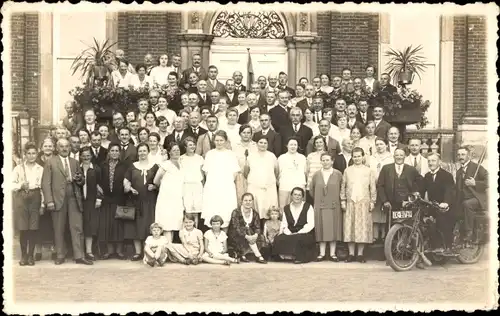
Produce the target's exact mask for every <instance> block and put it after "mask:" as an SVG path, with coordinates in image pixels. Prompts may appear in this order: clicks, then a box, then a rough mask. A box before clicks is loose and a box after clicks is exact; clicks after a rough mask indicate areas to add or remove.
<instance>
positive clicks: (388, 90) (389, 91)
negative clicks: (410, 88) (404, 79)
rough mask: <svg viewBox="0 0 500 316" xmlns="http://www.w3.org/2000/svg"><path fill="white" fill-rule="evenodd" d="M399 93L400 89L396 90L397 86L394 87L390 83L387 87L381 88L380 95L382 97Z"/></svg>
mask: <svg viewBox="0 0 500 316" xmlns="http://www.w3.org/2000/svg"><path fill="white" fill-rule="evenodd" d="M397 91H398V88H396V87H395V86H393V85H392V84H390V83H389V84H388V85H387V86H385V87H382V86H379V94H380V95H389V94H392V93H394V92H397Z"/></svg>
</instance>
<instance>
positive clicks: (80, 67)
mask: <svg viewBox="0 0 500 316" xmlns="http://www.w3.org/2000/svg"><path fill="white" fill-rule="evenodd" d="M114 45H116V42H115V43H110V42H109V40H105V41H104V42H103V43H102V44H99V42H98V41H97V40H96V39H95V38H94V43H93V45H88V48H86V49H85V50H83V51H82V52H81V53H80V54H79V55H78V56H76V58H75V59H74V61H73V64H72V65H71V69H72V70H73V73H72V75H74V74H75V73H76V72H77V71H80V72H81V78H82V79H84V82H85V84H86V85H88V86H89V87H93V86H94V84H95V83H96V82H101V83H103V82H109V80H108V79H109V78H110V77H111V72H112V71H113V70H114V69H115V68H116V58H115V54H114V52H113V51H112V50H111V48H112V47H113V46H114Z"/></svg>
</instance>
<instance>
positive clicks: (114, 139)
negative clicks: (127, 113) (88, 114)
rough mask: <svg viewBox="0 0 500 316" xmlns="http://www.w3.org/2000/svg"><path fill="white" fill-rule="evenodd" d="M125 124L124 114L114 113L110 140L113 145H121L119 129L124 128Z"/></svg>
mask: <svg viewBox="0 0 500 316" xmlns="http://www.w3.org/2000/svg"><path fill="white" fill-rule="evenodd" d="M124 123H125V118H124V117H123V114H122V113H120V112H115V113H113V127H114V128H112V129H110V131H109V140H110V142H111V143H119V142H120V132H119V129H120V128H122V127H123V126H124V125H123V124H124Z"/></svg>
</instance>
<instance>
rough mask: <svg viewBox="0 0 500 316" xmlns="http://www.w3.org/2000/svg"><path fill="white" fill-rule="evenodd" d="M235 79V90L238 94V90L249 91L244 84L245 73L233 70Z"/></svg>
mask: <svg viewBox="0 0 500 316" xmlns="http://www.w3.org/2000/svg"><path fill="white" fill-rule="evenodd" d="M233 80H234V87H235V88H234V90H235V91H236V95H238V92H241V91H247V87H245V85H243V84H242V82H243V74H242V73H241V71H235V72H233Z"/></svg>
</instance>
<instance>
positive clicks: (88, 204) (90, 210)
mask: <svg viewBox="0 0 500 316" xmlns="http://www.w3.org/2000/svg"><path fill="white" fill-rule="evenodd" d="M99 212H100V210H99V209H96V208H95V200H94V199H90V200H83V235H84V236H85V237H95V236H97V235H98V233H99V219H100V215H99Z"/></svg>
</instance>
